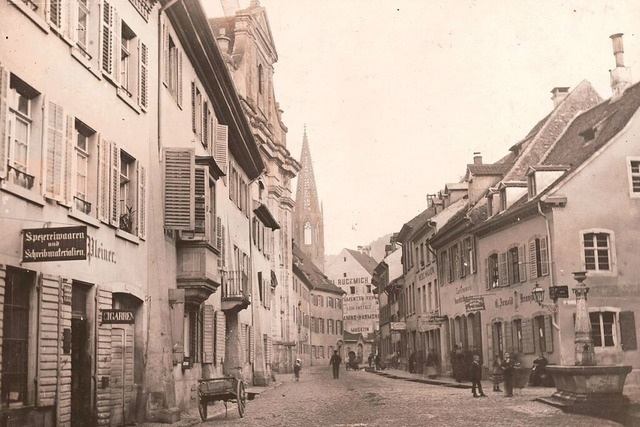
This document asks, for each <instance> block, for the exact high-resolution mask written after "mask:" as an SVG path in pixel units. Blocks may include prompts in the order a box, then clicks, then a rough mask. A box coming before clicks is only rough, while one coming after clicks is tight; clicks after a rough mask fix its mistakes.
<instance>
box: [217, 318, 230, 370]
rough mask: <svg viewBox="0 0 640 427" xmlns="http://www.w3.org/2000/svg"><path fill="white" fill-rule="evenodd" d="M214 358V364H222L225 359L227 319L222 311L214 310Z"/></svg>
mask: <svg viewBox="0 0 640 427" xmlns="http://www.w3.org/2000/svg"><path fill="white" fill-rule="evenodd" d="M215 322H216V323H215V360H214V363H215V364H216V365H218V364H222V363H223V362H224V359H225V354H224V353H225V350H226V342H227V335H226V334H227V325H226V323H227V319H226V317H225V315H224V313H223V312H222V311H216V320H215Z"/></svg>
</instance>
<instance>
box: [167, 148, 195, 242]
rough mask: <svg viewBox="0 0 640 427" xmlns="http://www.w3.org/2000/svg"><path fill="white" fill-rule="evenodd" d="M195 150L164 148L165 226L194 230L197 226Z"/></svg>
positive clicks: (171, 228)
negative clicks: (194, 201)
mask: <svg viewBox="0 0 640 427" xmlns="http://www.w3.org/2000/svg"><path fill="white" fill-rule="evenodd" d="M194 196H195V152H194V150H193V149H185V148H165V149H164V226H165V228H167V229H170V230H193V229H194V226H195V209H194V208H195V206H194V203H193V200H194Z"/></svg>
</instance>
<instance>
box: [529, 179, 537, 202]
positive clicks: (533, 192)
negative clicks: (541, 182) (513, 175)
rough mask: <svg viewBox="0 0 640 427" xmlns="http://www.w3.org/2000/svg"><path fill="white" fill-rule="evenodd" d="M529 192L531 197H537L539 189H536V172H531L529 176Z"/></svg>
mask: <svg viewBox="0 0 640 427" xmlns="http://www.w3.org/2000/svg"><path fill="white" fill-rule="evenodd" d="M527 192H528V193H529V198H530V199H532V198H534V197H536V194H538V193H537V190H536V176H535V173H531V174H530V175H529V176H528V177H527Z"/></svg>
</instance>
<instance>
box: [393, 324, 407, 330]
mask: <svg viewBox="0 0 640 427" xmlns="http://www.w3.org/2000/svg"><path fill="white" fill-rule="evenodd" d="M406 329H407V324H406V323H405V322H391V330H392V331H404V330H406Z"/></svg>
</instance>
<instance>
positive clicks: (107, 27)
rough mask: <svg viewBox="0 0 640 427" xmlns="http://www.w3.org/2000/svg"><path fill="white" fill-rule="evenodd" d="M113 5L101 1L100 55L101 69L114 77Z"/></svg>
mask: <svg viewBox="0 0 640 427" xmlns="http://www.w3.org/2000/svg"><path fill="white" fill-rule="evenodd" d="M114 12H115V11H114V9H113V6H111V5H110V4H109V2H108V1H106V0H104V1H103V3H102V19H101V20H100V21H101V25H102V32H101V34H102V36H101V37H102V43H101V46H102V52H101V54H100V57H101V58H102V71H104V72H105V73H106V74H107V75H108V76H110V77H111V78H114V70H115V64H114V62H115V58H114V56H113V51H114V44H115V16H114V14H115V13H114Z"/></svg>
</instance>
